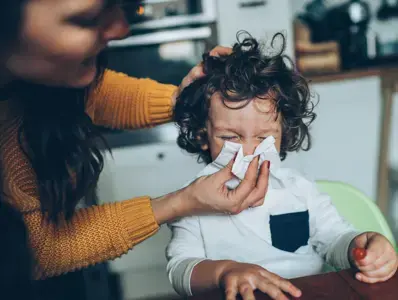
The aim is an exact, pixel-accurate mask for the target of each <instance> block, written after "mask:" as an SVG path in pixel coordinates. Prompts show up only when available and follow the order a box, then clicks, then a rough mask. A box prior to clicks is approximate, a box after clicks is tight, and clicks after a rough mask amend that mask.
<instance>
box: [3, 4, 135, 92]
mask: <svg viewBox="0 0 398 300" xmlns="http://www.w3.org/2000/svg"><path fill="white" fill-rule="evenodd" d="M110 2H113V3H110ZM115 2H117V1H115V0H28V1H27V3H26V5H25V7H24V8H23V10H22V24H21V31H20V36H19V39H18V41H17V43H16V45H15V46H13V47H12V49H11V51H10V53H9V55H8V56H7V58H6V65H5V66H6V71H7V73H8V74H10V76H11V78H20V79H24V80H27V81H33V82H35V83H40V84H46V85H52V86H63V87H84V86H87V85H89V84H90V83H91V82H92V81H93V80H94V79H95V76H96V74H97V67H96V58H97V56H98V54H99V53H100V52H101V51H102V50H103V49H104V48H105V47H106V45H107V43H108V42H109V41H110V40H114V39H120V38H123V37H124V36H125V35H126V34H127V33H128V30H129V29H128V24H127V21H126V19H125V18H124V14H123V11H122V10H121V8H120V6H118V5H116V4H114V3H115Z"/></svg>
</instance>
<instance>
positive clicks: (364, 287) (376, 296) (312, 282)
mask: <svg viewBox="0 0 398 300" xmlns="http://www.w3.org/2000/svg"><path fill="white" fill-rule="evenodd" d="M354 275H355V272H354V271H353V270H343V271H340V272H331V273H325V274H320V275H314V276H308V277H302V278H296V279H292V280H291V282H292V283H293V284H294V285H295V286H297V287H298V288H300V289H301V291H302V292H303V295H302V296H301V297H300V298H292V299H300V300H310V299H311V300H312V299H316V300H332V299H333V300H335V299H341V300H343V299H344V300H362V299H367V300H380V299H383V300H397V299H398V274H395V276H394V277H393V278H391V279H390V280H388V281H386V282H383V283H376V284H365V283H362V282H359V281H358V280H356V279H355V277H354ZM255 296H256V300H269V299H271V298H270V297H268V296H267V295H265V294H263V293H260V292H258V291H257V292H256V293H255ZM187 299H190V300H199V299H201V300H202V299H206V300H222V299H224V293H223V291H221V290H213V291H209V292H206V293H203V294H200V295H196V296H194V297H189V298H187Z"/></svg>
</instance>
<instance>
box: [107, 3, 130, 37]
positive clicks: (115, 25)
mask: <svg viewBox="0 0 398 300" xmlns="http://www.w3.org/2000/svg"><path fill="white" fill-rule="evenodd" d="M129 32H130V28H129V24H128V22H127V19H126V17H125V15H124V12H123V10H122V9H121V8H120V7H115V8H113V9H112V10H111V11H110V12H109V14H108V15H107V16H106V20H105V22H104V25H103V29H102V39H103V41H104V42H105V43H107V42H109V41H112V40H120V39H122V38H124V37H126V35H127V34H128V33H129Z"/></svg>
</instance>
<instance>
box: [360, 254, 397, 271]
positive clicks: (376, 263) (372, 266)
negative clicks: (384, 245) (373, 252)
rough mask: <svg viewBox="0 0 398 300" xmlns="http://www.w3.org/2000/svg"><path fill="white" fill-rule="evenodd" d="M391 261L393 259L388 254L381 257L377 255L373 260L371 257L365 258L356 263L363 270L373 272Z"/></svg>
mask: <svg viewBox="0 0 398 300" xmlns="http://www.w3.org/2000/svg"><path fill="white" fill-rule="evenodd" d="M389 261H391V258H390V257H388V256H387V255H381V256H380V257H376V258H375V259H374V260H373V261H371V260H370V259H369V260H366V261H365V259H363V260H361V261H358V262H356V264H357V267H358V269H359V270H360V271H361V272H371V271H375V270H377V269H380V268H381V267H382V266H384V265H385V264H387V263H388V262H389ZM393 261H395V260H393Z"/></svg>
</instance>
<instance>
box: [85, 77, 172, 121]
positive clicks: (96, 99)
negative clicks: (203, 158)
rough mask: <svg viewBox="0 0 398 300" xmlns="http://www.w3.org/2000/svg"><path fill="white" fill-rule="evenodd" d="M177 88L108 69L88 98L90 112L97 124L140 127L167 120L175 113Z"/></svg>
mask: <svg viewBox="0 0 398 300" xmlns="http://www.w3.org/2000/svg"><path fill="white" fill-rule="evenodd" d="M175 90H176V87H175V86H173V85H167V84H161V83H158V82H156V81H154V80H151V79H138V78H133V77H129V76H127V75H125V74H123V73H117V72H114V71H111V70H106V71H105V73H104V75H103V79H102V82H101V83H100V84H99V85H98V87H97V88H96V89H94V90H93V91H92V92H91V93H90V94H89V97H88V102H87V105H86V107H87V108H86V111H87V113H88V114H89V116H90V117H91V119H92V120H93V122H94V123H95V124H96V125H99V126H104V127H108V128H112V129H137V128H145V127H151V126H155V125H158V124H162V123H166V122H169V121H170V120H171V116H172V101H171V98H172V95H173V93H174V92H175Z"/></svg>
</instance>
